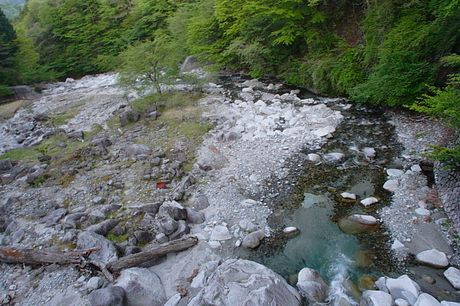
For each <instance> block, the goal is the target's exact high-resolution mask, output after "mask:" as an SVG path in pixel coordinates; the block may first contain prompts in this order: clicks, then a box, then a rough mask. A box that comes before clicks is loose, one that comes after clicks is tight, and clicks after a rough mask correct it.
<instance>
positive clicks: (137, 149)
mask: <svg viewBox="0 0 460 306" xmlns="http://www.w3.org/2000/svg"><path fill="white" fill-rule="evenodd" d="M123 150H124V151H125V153H126V154H128V155H139V154H147V155H149V154H150V153H152V150H151V149H150V148H149V147H147V146H146V145H145V144H130V145H128V146H126V147H124V148H123Z"/></svg>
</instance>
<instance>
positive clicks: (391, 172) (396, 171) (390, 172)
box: [387, 169, 404, 177]
mask: <svg viewBox="0 0 460 306" xmlns="http://www.w3.org/2000/svg"><path fill="white" fill-rule="evenodd" d="M387 174H388V176H393V177H400V176H402V175H403V174H404V171H403V170H399V169H387Z"/></svg>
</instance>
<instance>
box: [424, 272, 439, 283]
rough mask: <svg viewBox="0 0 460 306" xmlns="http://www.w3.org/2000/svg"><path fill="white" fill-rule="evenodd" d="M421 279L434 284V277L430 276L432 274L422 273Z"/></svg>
mask: <svg viewBox="0 0 460 306" xmlns="http://www.w3.org/2000/svg"><path fill="white" fill-rule="evenodd" d="M422 279H423V280H424V281H425V282H426V283H427V284H429V285H434V284H436V279H434V277H432V276H429V275H426V274H424V275H422Z"/></svg>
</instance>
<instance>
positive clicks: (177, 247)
mask: <svg viewBox="0 0 460 306" xmlns="http://www.w3.org/2000/svg"><path fill="white" fill-rule="evenodd" d="M197 243H198V238H197V237H195V236H189V237H185V238H182V239H178V240H173V241H170V242H166V243H163V244H160V245H159V246H156V247H154V248H152V249H149V250H146V251H142V252H140V253H136V254H131V255H128V256H125V257H122V258H120V259H117V260H114V261H111V262H109V263H108V264H107V265H106V268H107V270H109V271H110V272H112V273H114V272H120V271H121V270H123V269H126V268H131V267H135V266H138V265H140V264H141V263H143V262H146V261H149V260H152V259H154V258H157V257H160V256H163V255H166V254H169V253H172V252H179V251H183V250H186V249H188V248H191V247H192V246H194V245H196V244H197Z"/></svg>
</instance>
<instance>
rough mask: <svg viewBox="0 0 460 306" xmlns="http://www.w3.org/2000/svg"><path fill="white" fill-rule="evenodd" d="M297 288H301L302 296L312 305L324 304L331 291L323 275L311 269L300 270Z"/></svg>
mask: <svg viewBox="0 0 460 306" xmlns="http://www.w3.org/2000/svg"><path fill="white" fill-rule="evenodd" d="M297 288H299V291H300V294H302V295H303V296H304V297H306V298H307V300H309V301H310V302H312V303H315V302H324V300H325V299H326V297H327V294H328V291H329V286H328V285H327V284H326V282H325V281H324V279H323V278H322V277H321V275H320V274H319V273H318V272H317V271H315V270H313V269H310V268H303V269H302V270H300V272H299V276H298V280H297Z"/></svg>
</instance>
